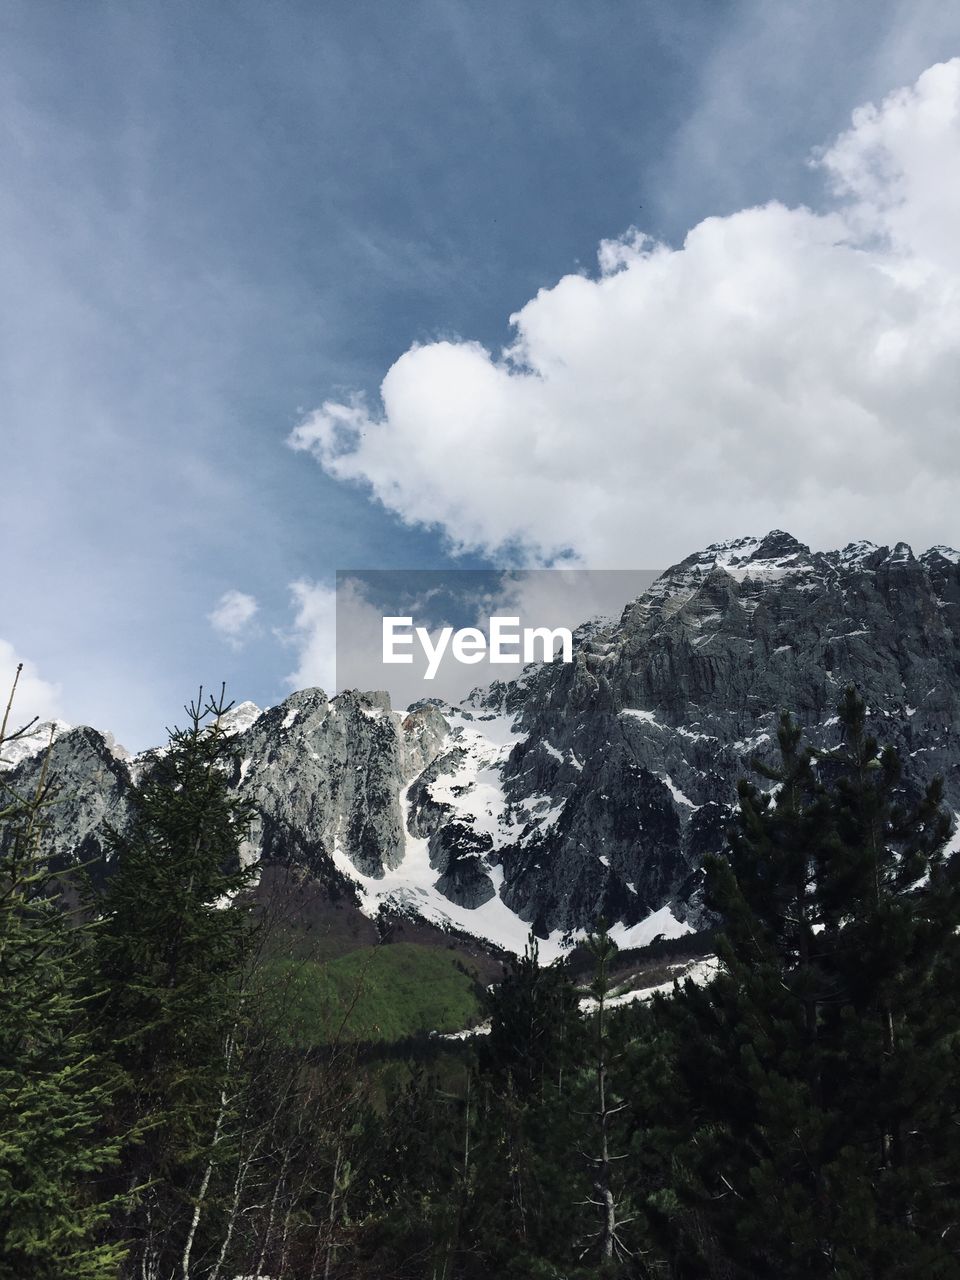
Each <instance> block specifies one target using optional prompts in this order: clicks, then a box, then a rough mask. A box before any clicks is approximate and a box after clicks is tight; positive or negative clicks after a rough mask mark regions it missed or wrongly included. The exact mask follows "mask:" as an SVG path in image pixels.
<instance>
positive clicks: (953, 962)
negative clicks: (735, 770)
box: [661, 692, 960, 1278]
mask: <svg viewBox="0 0 960 1280" xmlns="http://www.w3.org/2000/svg"><path fill="white" fill-rule="evenodd" d="M840 722H841V728H842V732H843V737H844V741H843V744H842V746H841V748H840V749H839V750H838V751H835V752H829V753H823V752H821V753H816V754H815V753H813V752H811V751H809V750H807V749H803V748H801V746H800V740H799V734H798V733H797V730H796V728H795V727H794V726H793V725H792V724H791V723H790V721H789V719H784V721H783V723H782V724H781V731H780V745H781V754H782V765H781V768H780V769H779V770H776V771H770V770H767V771H765V772H766V774H767V776H768V777H770V778H772V779H773V780H774V781H775V782H776V783H777V786H776V787H775V788H774V789H773V790H772V791H768V792H765V793H764V792H760V791H758V790H757V788H755V787H754V786H752V785H750V784H747V783H745V784H743V785H742V786H741V789H740V813H739V819H738V823H737V826H736V828H735V829H734V831H733V832H732V833H731V841H730V851H729V857H728V859H713V860H711V861H710V862H709V864H708V867H707V874H708V886H709V892H710V896H711V903H712V905H713V906H714V907H715V908H716V909H717V910H719V911H720V912H721V913H722V915H723V917H724V921H725V926H724V936H723V938H722V940H721V944H720V957H721V959H722V961H723V972H722V973H721V975H720V976H719V977H718V978H717V979H716V980H715V981H714V982H713V983H711V984H710V985H709V986H708V987H707V988H703V989H697V988H694V987H693V986H692V984H688V985H687V987H686V988H685V990H684V991H683V993H682V995H681V997H680V998H679V999H677V1000H676V1001H674V1002H672V1003H671V1004H670V1005H669V1006H667V1005H664V1006H662V1011H661V1016H662V1018H663V1020H664V1021H665V1022H666V1023H668V1024H669V1025H670V1026H671V1028H672V1033H673V1035H674V1037H675V1042H676V1045H677V1077H678V1081H679V1083H680V1085H681V1087H682V1089H683V1091H684V1094H685V1099H686V1102H687V1104H688V1106H689V1109H690V1114H691V1122H690V1131H689V1132H688V1134H687V1135H686V1140H685V1141H684V1142H683V1143H682V1144H680V1147H679V1160H678V1167H677V1169H676V1171H675V1176H676V1181H677V1183H678V1185H679V1187H680V1189H681V1192H682V1202H683V1203H685V1204H686V1205H687V1206H688V1207H689V1209H688V1216H686V1217H684V1215H683V1214H679V1215H678V1218H677V1220H678V1221H680V1222H683V1224H684V1226H685V1230H684V1232H683V1241H682V1244H681V1247H680V1249H679V1252H678V1261H677V1267H676V1272H677V1274H678V1275H717V1276H721V1275H722V1276H724V1277H731V1276H732V1277H740V1276H742V1277H754V1276H767V1275H769V1276H777V1277H793V1276H796V1277H801V1276H803V1277H806V1276H810V1275H818V1274H824V1275H826V1274H840V1275H844V1276H848V1277H851V1278H853V1277H859V1276H864V1277H866V1276H870V1277H879V1276H891V1277H892V1276H914V1275H925V1276H926V1275H930V1276H952V1275H956V1274H958V1264H957V1255H956V1252H955V1250H956V1242H955V1241H954V1239H953V1238H952V1237H953V1234H954V1232H955V1230H956V1223H957V1217H958V1213H957V1185H958V1184H957V1165H956V1161H957V1155H958V1150H960V1144H958V1140H957V1137H956V1136H955V1135H956V1133H957V1123H956V1122H957V1116H958V1112H957V1088H956V1084H955V1083H954V1082H955V1080H956V1067H957V1052H958V1051H957V1046H958V1043H960V1009H958V999H957V994H956V981H957V976H958V966H957V934H956V931H957V927H958V925H960V899H958V896H957V879H956V871H955V868H954V867H952V866H951V865H950V864H948V862H947V861H946V859H945V857H944V853H943V849H944V845H945V843H946V839H947V836H948V834H949V821H948V820H947V818H946V816H945V815H944V814H943V813H942V812H941V810H940V805H939V800H940V794H941V793H940V789H939V787H938V786H937V785H934V786H933V787H931V788H930V789H929V790H928V791H927V793H926V794H925V795H924V796H922V797H921V798H920V799H919V800H917V801H915V802H912V803H911V802H909V801H908V799H907V798H906V797H905V796H904V795H903V794H902V793H901V790H900V787H899V770H898V767H897V764H896V760H895V757H894V756H893V754H892V753H890V752H885V753H881V752H880V751H879V749H878V747H877V744H876V742H874V741H873V740H872V739H870V738H869V736H868V735H867V734H866V733H865V728H864V726H865V709H864V708H863V706H862V704H861V703H860V701H859V699H857V697H856V695H855V694H854V693H852V692H848V693H847V695H846V696H845V697H844V700H843V703H842V705H841V707H840ZM690 1210H692V1212H693V1217H692V1219H691V1217H690V1216H689V1211H690ZM691 1223H692V1226H691Z"/></svg>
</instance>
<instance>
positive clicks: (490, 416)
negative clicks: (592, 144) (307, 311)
mask: <svg viewBox="0 0 960 1280" xmlns="http://www.w3.org/2000/svg"><path fill="white" fill-rule="evenodd" d="M813 163H815V164H816V165H817V167H818V168H819V169H820V171H821V172H822V176H823V178H824V180H825V184H826V187H827V189H828V192H829V196H830V199H829V202H828V207H827V208H825V209H824V210H823V211H813V210H811V209H809V208H803V207H800V208H788V207H786V206H784V205H783V204H780V203H776V202H774V203H770V204H766V205H762V206H758V207H755V208H749V209H743V210H741V211H739V212H737V213H734V214H732V215H729V216H725V217H716V218H707V219H705V220H704V221H702V222H700V223H699V224H698V225H697V226H695V227H694V228H693V229H692V230H691V231H690V232H689V234H688V235H687V237H686V239H685V241H684V244H683V246H682V247H681V248H672V247H670V246H667V245H665V244H660V243H656V242H654V241H652V240H651V239H650V238H648V237H647V236H645V235H644V234H642V232H640V231H637V230H631V231H630V232H629V233H627V234H626V235H624V236H622V237H621V238H619V239H616V240H610V241H606V242H604V243H603V244H601V246H600V249H599V255H598V258H599V271H598V274H597V275H596V276H595V277H589V276H587V275H568V276H566V277H564V278H563V279H561V280H560V281H559V282H558V283H557V284H556V285H555V286H554V287H553V288H550V289H544V290H541V291H540V292H539V293H538V294H537V296H536V297H535V298H533V299H531V301H529V302H528V303H527V304H526V305H525V306H524V307H523V308H522V309H521V310H520V311H519V312H517V313H516V314H515V315H514V316H512V317H511V323H512V324H513V325H514V327H515V340H514V341H513V343H512V344H511V345H510V346H509V347H508V348H506V349H504V350H503V351H502V352H500V353H499V354H494V353H491V352H490V351H488V350H486V349H485V348H484V347H483V346H481V345H480V344H478V343H475V342H471V341H442V342H433V343H429V344H426V345H415V346H413V347H411V348H410V349H409V350H408V351H407V352H405V354H404V355H402V356H401V357H400V358H399V359H398V360H397V361H396V363H395V364H394V365H393V366H392V368H391V369H390V370H389V372H388V373H387V375H386V377H385V378H384V380H383V384H382V387H381V399H382V406H381V407H379V408H378V409H376V410H374V409H372V408H370V407H369V406H368V405H367V404H366V403H365V402H364V400H363V399H362V398H360V397H357V398H354V399H352V400H349V401H345V402H333V401H328V402H327V403H325V404H323V405H322V406H321V408H320V409H318V410H316V411H315V412H314V413H312V414H310V415H309V416H308V417H307V418H306V419H305V420H304V421H303V422H302V423H301V424H300V425H299V426H298V427H297V428H296V430H295V431H294V432H293V433H292V435H291V437H290V443H291V445H292V446H293V447H294V448H295V449H300V450H305V451H308V452H309V453H311V454H312V455H313V456H314V457H315V458H316V459H317V460H318V461H319V462H320V464H321V465H322V466H323V468H324V469H325V470H326V471H327V472H328V473H329V474H330V475H332V476H334V477H336V478H337V479H340V480H343V481H352V482H359V483H361V484H364V485H366V486H368V487H369V490H370V492H371V494H372V496H374V497H375V498H377V499H378V500H379V501H380V502H382V503H383V504H384V505H385V506H386V507H387V508H388V509H389V510H390V511H392V512H394V513H395V514H396V515H397V516H399V517H400V518H401V519H402V520H403V521H405V522H407V523H409V524H415V525H424V526H436V527H439V528H440V529H441V530H442V531H443V532H444V533H445V534H446V536H447V537H448V538H449V540H450V542H451V544H452V545H453V546H454V548H455V549H457V550H460V551H480V552H483V553H486V554H488V555H491V556H500V557H509V558H512V559H519V560H521V561H525V562H526V563H533V564H536V563H550V562H555V561H556V560H557V559H558V558H560V559H568V560H571V561H574V562H579V563H583V564H587V565H590V566H595V567H617V566H630V565H637V564H657V563H665V562H668V561H670V560H671V559H675V558H677V557H678V556H681V555H684V554H686V553H688V552H689V551H691V550H693V549H695V548H697V547H700V546H703V545H704V544H705V543H707V542H711V541H714V540H716V539H717V538H722V537H725V536H731V535H735V534H739V533H743V532H763V531H765V530H767V529H768V528H771V527H777V526H779V527H783V528H787V529H790V530H791V531H792V532H794V533H795V534H797V535H798V536H800V537H802V538H804V539H805V540H807V541H809V542H811V543H812V544H814V545H815V546H821V547H822V546H828V545H830V546H833V545H842V544H843V543H845V542H847V541H849V540H851V539H853V538H858V537H868V538H872V539H874V540H876V541H895V540H898V539H900V538H906V539H907V540H910V541H913V542H915V543H918V544H920V545H922V546H926V545H928V544H930V543H936V542H951V541H953V542H956V541H957V539H958V537H960V529H958V528H957V519H956V515H955V514H954V513H955V510H956V504H955V501H954V493H955V490H956V485H957V483H958V480H960V475H958V472H960V450H958V449H957V447H956V406H957V404H958V403H960V360H958V355H960V242H958V240H957V236H956V227H957V226H960V59H954V60H952V61H950V62H947V63H941V64H938V65H936V66H933V67H931V68H929V69H928V70H927V71H925V72H924V73H923V75H921V76H920V78H919V79H918V80H917V82H916V84H915V85H914V86H912V87H910V88H906V89H901V90H898V91H897V92H895V93H893V94H891V95H890V96H889V97H887V98H886V99H885V100H884V101H883V102H882V103H880V104H879V105H869V106H864V107H860V108H858V110H856V111H855V112H854V114H853V117H852V121H851V125H850V128H849V129H848V130H847V131H846V132H844V133H843V134H841V135H840V136H839V137H838V138H836V139H835V140H834V141H833V142H832V144H831V145H829V146H828V147H826V148H825V149H824V150H823V151H822V152H821V153H819V154H818V156H817V157H815V159H814V161H813Z"/></svg>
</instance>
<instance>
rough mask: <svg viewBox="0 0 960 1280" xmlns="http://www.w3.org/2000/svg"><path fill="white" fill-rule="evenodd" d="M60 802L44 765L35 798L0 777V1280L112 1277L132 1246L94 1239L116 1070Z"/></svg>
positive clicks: (101, 1216) (2, 735)
mask: <svg viewBox="0 0 960 1280" xmlns="http://www.w3.org/2000/svg"><path fill="white" fill-rule="evenodd" d="M19 671H20V668H18V670H17V675H18V676H19ZM15 688H16V682H15V683H14V689H15ZM10 702H12V694H11V700H10ZM10 702H8V704H7V708H6V713H5V715H4V717H3V722H2V725H0V760H2V757H3V749H4V743H9V742H10V741H11V740H14V739H16V738H17V737H19V736H21V735H22V733H23V732H24V731H23V730H21V731H20V732H19V733H17V734H11V735H9V737H8V736H7V724H8V719H9V715H10ZM28 727H29V726H28ZM47 759H48V760H49V755H48V757H47ZM55 799H56V797H55V795H54V792H53V789H52V787H51V786H50V785H49V784H48V781H47V770H46V765H45V766H44V768H43V770H41V774H40V781H39V783H38V785H37V787H36V788H35V790H34V791H33V792H32V793H31V794H29V795H23V794H19V793H18V792H17V791H15V790H14V789H13V788H12V787H11V785H10V783H9V782H8V781H7V780H6V779H5V777H4V775H3V773H2V772H0V1280H63V1278H64V1277H67V1276H69V1277H70V1280H109V1277H115V1276H116V1275H117V1269H118V1266H119V1264H120V1262H121V1260H122V1257H123V1253H124V1251H123V1248H122V1246H120V1245H117V1244H103V1243H100V1242H98V1240H97V1234H98V1231H99V1228H100V1227H101V1225H102V1223H103V1221H104V1220H105V1218H106V1216H107V1213H108V1208H109V1206H108V1204H107V1203H106V1202H105V1199H104V1196H103V1194H102V1193H101V1192H99V1191H98V1186H99V1181H98V1180H99V1178H100V1176H101V1175H102V1173H103V1171H104V1170H105V1169H106V1168H108V1166H109V1165H110V1164H111V1163H112V1162H113V1161H114V1160H115V1159H116V1154H117V1150H116V1147H117V1144H116V1142H114V1141H111V1140H109V1139H106V1140H105V1139H103V1138H102V1137H101V1136H100V1135H99V1129H100V1125H101V1121H102V1117H103V1114H104V1113H105V1112H106V1110H107V1109H108V1108H109V1105H110V1102H111V1077H110V1074H109V1070H108V1064H107V1063H105V1062H104V1061H103V1060H102V1059H100V1058H99V1057H98V1056H97V1054H96V1053H95V1052H94V1051H93V1047H92V1040H91V1033H90V1027H89V1024H88V1018H87V1012H88V1011H87V1007H86V1004H85V1002H84V1000H83V998H82V994H81V984H82V981H83V968H84V965H85V963H86V959H87V955H88V947H87V937H86V931H85V930H84V929H83V928H81V927H80V926H79V924H78V922H77V920H76V919H74V918H72V917H71V916H70V915H69V914H68V911H67V908H66V906H65V903H64V901H63V895H62V892H61V888H60V885H59V883H58V881H57V879H56V877H55V876H54V875H53V873H52V872H51V870H50V868H49V866H48V865H47V864H46V862H45V860H44V851H43V836H44V819H45V815H46V813H47V810H48V808H49V806H50V805H51V804H53V803H55Z"/></svg>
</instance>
